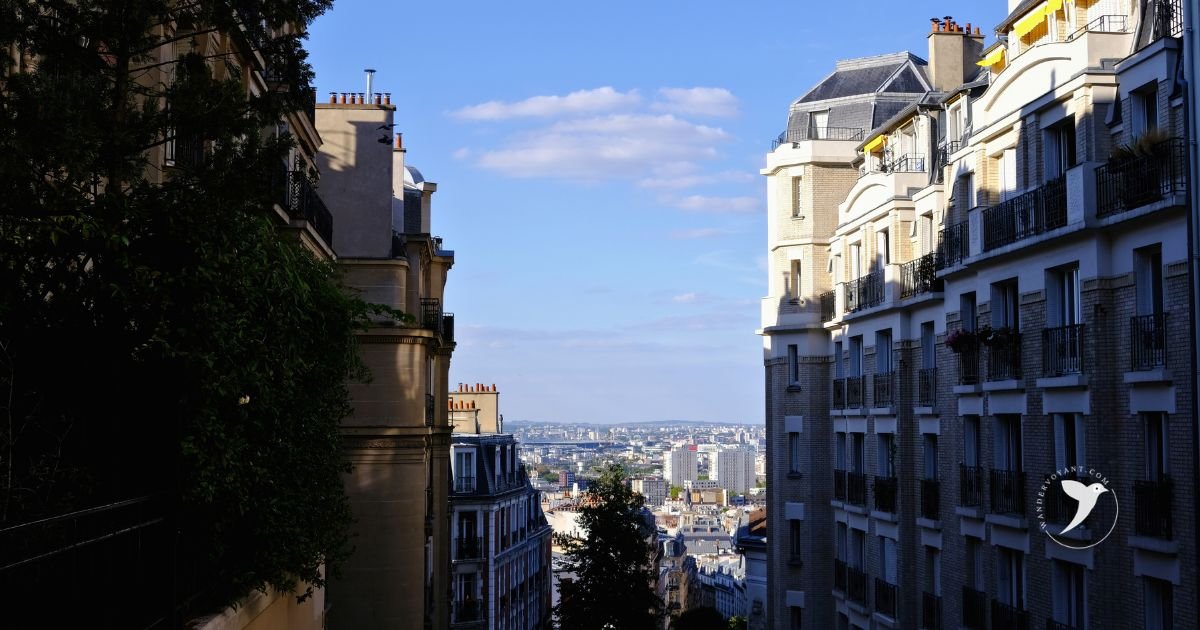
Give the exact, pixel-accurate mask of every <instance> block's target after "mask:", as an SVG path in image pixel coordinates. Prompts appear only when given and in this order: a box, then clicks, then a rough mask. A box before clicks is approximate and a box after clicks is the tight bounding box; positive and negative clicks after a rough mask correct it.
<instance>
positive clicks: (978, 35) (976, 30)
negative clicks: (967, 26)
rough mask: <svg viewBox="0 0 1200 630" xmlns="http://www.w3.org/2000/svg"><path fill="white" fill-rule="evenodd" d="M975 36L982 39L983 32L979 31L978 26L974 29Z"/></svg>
mask: <svg viewBox="0 0 1200 630" xmlns="http://www.w3.org/2000/svg"><path fill="white" fill-rule="evenodd" d="M975 35H976V36H977V37H983V31H982V30H980V28H979V27H978V26H976V27H975Z"/></svg>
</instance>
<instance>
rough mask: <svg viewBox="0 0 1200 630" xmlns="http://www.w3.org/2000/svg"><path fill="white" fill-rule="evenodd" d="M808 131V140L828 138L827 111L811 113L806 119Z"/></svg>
mask: <svg viewBox="0 0 1200 630" xmlns="http://www.w3.org/2000/svg"><path fill="white" fill-rule="evenodd" d="M808 131H809V136H808V137H810V138H814V139H821V138H827V137H829V110H824V111H820V112H813V113H812V115H811V116H810V117H809V119H808Z"/></svg>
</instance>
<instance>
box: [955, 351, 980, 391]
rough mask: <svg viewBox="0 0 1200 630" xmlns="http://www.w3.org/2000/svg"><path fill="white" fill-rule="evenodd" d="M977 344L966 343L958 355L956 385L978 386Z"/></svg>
mask: <svg viewBox="0 0 1200 630" xmlns="http://www.w3.org/2000/svg"><path fill="white" fill-rule="evenodd" d="M979 354H980V353H979V342H978V341H976V342H973V343H968V344H967V345H966V347H965V348H963V349H962V351H960V352H959V353H958V384H959V385H978V384H979Z"/></svg>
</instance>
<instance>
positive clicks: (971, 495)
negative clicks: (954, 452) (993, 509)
mask: <svg viewBox="0 0 1200 630" xmlns="http://www.w3.org/2000/svg"><path fill="white" fill-rule="evenodd" d="M958 489H959V497H958V502H959V504H961V505H962V506H964V507H977V506H980V505H983V469H982V468H980V467H979V466H967V465H966V464H960V465H959V470H958Z"/></svg>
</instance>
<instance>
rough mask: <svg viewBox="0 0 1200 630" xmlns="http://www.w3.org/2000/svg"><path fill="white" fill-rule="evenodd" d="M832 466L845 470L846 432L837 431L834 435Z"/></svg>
mask: <svg viewBox="0 0 1200 630" xmlns="http://www.w3.org/2000/svg"><path fill="white" fill-rule="evenodd" d="M833 467H834V468H835V469H837V470H846V434H845V433H842V432H841V431H839V432H837V433H836V434H835V437H834V451H833Z"/></svg>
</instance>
